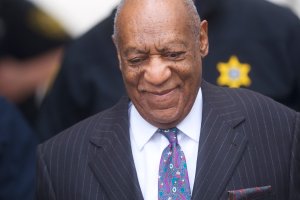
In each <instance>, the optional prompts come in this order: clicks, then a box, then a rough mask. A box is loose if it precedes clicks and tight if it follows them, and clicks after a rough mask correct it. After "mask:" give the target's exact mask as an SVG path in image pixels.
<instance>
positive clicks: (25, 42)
mask: <svg viewBox="0 0 300 200" xmlns="http://www.w3.org/2000/svg"><path fill="white" fill-rule="evenodd" d="M69 40H70V36H69V34H68V33H67V32H66V31H65V30H64V28H63V27H62V26H61V25H60V24H59V22H58V21H56V20H55V19H54V18H53V17H52V16H50V15H48V14H47V13H46V12H44V11H43V10H41V9H40V8H39V7H38V6H36V5H35V4H33V3H32V2H30V1H26V0H0V95H2V96H5V97H6V98H7V99H8V100H9V101H11V102H13V103H15V104H16V105H18V107H19V109H20V110H21V112H22V114H23V115H24V117H25V118H26V120H27V121H28V122H29V123H30V124H31V125H33V123H34V121H35V117H36V112H37V111H38V104H39V101H40V99H41V98H42V96H43V92H44V91H45V90H47V88H48V86H49V85H50V84H51V79H52V77H53V76H54V74H55V73H56V71H57V69H58V67H59V65H60V59H61V57H62V53H63V45H64V44H65V43H66V42H68V41H69Z"/></svg>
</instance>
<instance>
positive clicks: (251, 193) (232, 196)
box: [228, 185, 272, 200]
mask: <svg viewBox="0 0 300 200" xmlns="http://www.w3.org/2000/svg"><path fill="white" fill-rule="evenodd" d="M271 191H272V187H271V186H270V185H268V186H263V187H253V188H246V189H240V190H231V191H228V196H229V198H228V200H246V199H247V200H248V199H249V200H251V199H256V198H258V197H261V196H264V195H266V194H269V193H271Z"/></svg>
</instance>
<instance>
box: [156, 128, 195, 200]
mask: <svg viewBox="0 0 300 200" xmlns="http://www.w3.org/2000/svg"><path fill="white" fill-rule="evenodd" d="M158 132H159V133H161V134H162V135H164V136H165V137H166V138H167V139H168V140H169V142H170V144H169V145H168V146H167V147H166V148H165V149H164V151H163V153H162V155H161V159H160V165H159V177H158V199H159V200H190V199H191V190H190V183H189V177H188V172H187V165H186V160H185V156H184V153H183V151H182V150H181V148H180V146H179V144H178V140H177V133H178V129H177V128H171V129H159V130H158Z"/></svg>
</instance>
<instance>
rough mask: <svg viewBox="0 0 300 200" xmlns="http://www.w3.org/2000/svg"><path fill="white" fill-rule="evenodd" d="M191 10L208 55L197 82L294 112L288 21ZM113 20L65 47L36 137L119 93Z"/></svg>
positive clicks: (236, 7)
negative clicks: (205, 30)
mask: <svg viewBox="0 0 300 200" xmlns="http://www.w3.org/2000/svg"><path fill="white" fill-rule="evenodd" d="M196 6H197V9H198V11H199V13H200V15H201V17H202V18H203V19H207V20H208V23H209V40H210V49H211V52H212V53H210V54H209V55H208V56H207V57H206V58H205V59H204V65H203V66H204V68H203V73H204V74H203V75H204V79H205V80H207V81H209V82H211V83H214V84H218V85H222V86H228V87H245V88H249V89H252V90H256V91H258V92H261V93H263V94H265V95H268V96H270V97H272V98H274V99H275V100H277V101H279V102H281V103H283V104H286V105H287V106H289V107H291V108H293V109H296V110H298V111H299V110H300V77H299V76H300V72H299V69H300V66H299V63H300V60H299V58H300V57H299V56H298V54H299V53H298V52H299V46H300V21H299V19H298V18H297V17H296V15H295V14H293V13H292V12H291V11H290V10H289V9H287V8H283V7H280V6H277V5H275V4H273V3H270V2H267V1H264V0H226V1H222V0H196ZM254 11H255V12H254ZM113 17H114V12H113V13H112V14H111V15H110V16H109V17H108V18H106V19H105V20H104V21H102V22H100V23H98V24H97V25H96V26H94V27H93V28H92V29H91V30H90V31H88V32H87V33H86V34H84V35H83V36H82V37H80V38H79V39H77V40H76V41H74V42H72V44H71V45H70V46H68V48H67V50H66V53H65V56H64V59H63V64H62V67H61V69H60V71H59V73H58V76H57V79H56V80H55V82H54V85H53V88H52V89H51V90H50V91H49V93H48V95H47V96H46V98H45V101H44V102H43V105H42V109H41V113H40V116H39V121H38V124H37V125H38V127H39V128H38V129H39V131H40V133H41V135H42V137H43V139H47V138H49V137H51V136H53V135H55V134H57V133H58V132H60V131H62V130H63V129H65V128H67V127H69V126H71V125H72V124H74V123H76V122H78V121H80V120H81V119H83V118H85V117H87V116H90V115H92V114H94V113H97V112H98V111H100V110H103V109H105V108H107V107H109V106H111V105H113V104H114V103H115V102H116V101H118V99H119V97H120V96H121V95H123V94H124V93H125V92H124V87H123V83H122V82H121V74H120V72H119V69H118V63H117V58H116V51H115V49H114V46H113V43H112V40H111V35H112V29H113Z"/></svg>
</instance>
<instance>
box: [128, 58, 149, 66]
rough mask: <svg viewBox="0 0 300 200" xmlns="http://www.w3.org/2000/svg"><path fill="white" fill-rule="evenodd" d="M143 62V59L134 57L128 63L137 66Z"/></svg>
mask: <svg viewBox="0 0 300 200" xmlns="http://www.w3.org/2000/svg"><path fill="white" fill-rule="evenodd" d="M144 60H145V59H144V58H140V57H136V58H132V59H129V60H128V62H129V63H131V64H138V63H141V62H143V61H144Z"/></svg>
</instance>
